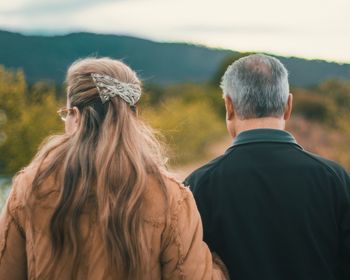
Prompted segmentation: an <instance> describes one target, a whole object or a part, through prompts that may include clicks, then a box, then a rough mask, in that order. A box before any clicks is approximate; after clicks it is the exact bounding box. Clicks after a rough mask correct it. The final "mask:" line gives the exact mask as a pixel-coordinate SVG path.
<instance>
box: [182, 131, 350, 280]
mask: <svg viewBox="0 0 350 280" xmlns="http://www.w3.org/2000/svg"><path fill="white" fill-rule="evenodd" d="M185 185H188V186H190V188H191V190H192V192H193V194H194V197H195V199H196V202H197V205H198V209H199V211H200V213H201V216H202V221H203V226H204V240H205V241H206V242H207V244H208V245H209V247H210V249H211V250H212V251H215V252H216V253H217V254H218V255H219V256H221V258H222V259H223V261H224V262H225V264H226V265H227V267H228V270H229V272H230V276H231V278H232V279H233V280H275V279H276V280H289V279H290V280H302V279H303V280H304V279H305V280H323V279H324V280H332V279H347V280H349V279H350V177H349V174H348V173H347V172H346V171H345V170H344V169H343V168H342V167H341V166H340V165H338V164H336V163H334V162H332V161H329V160H326V159H323V158H321V157H319V156H317V155H313V154H311V153H309V152H306V151H305V150H303V148H302V147H300V146H299V145H298V144H297V143H296V141H295V139H294V138H293V136H292V135H290V134H289V133H288V132H286V131H282V130H273V129H257V130H250V131H245V132H242V133H240V134H239V135H238V137H237V138H236V140H235V142H234V143H233V145H232V146H231V147H230V148H229V149H228V150H227V151H226V153H225V154H224V155H222V156H220V157H218V158H217V159H215V160H213V161H211V162H210V163H208V164H206V165H205V166H203V167H201V168H199V169H198V170H196V171H195V172H193V173H192V174H191V175H190V176H189V177H188V178H187V179H186V180H185Z"/></svg>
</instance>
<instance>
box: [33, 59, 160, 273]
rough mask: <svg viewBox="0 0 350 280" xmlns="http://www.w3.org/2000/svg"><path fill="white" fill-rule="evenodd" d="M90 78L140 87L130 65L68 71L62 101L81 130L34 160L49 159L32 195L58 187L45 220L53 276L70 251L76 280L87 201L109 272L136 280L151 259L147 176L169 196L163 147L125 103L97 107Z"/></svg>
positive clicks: (78, 66)
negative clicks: (145, 220) (53, 180)
mask: <svg viewBox="0 0 350 280" xmlns="http://www.w3.org/2000/svg"><path fill="white" fill-rule="evenodd" d="M91 73H97V74H103V75H108V76H111V77H114V78H116V79H118V80H119V81H121V82H125V83H133V84H140V81H139V79H138V78H137V76H136V74H135V73H134V72H133V71H132V70H131V69H130V68H129V67H128V66H126V65H125V64H124V63H122V62H120V61H118V60H112V59H109V58H100V59H97V58H86V59H83V60H78V61H76V62H74V63H73V64H72V65H71V66H70V68H69V69H68V72H67V79H66V81H67V92H68V93H67V97H68V99H69V101H70V104H71V107H73V106H76V107H77V108H78V109H79V112H80V114H81V118H80V125H79V127H78V130H77V131H76V132H75V133H74V134H73V135H61V136H54V137H51V138H50V139H49V140H48V142H47V143H46V144H45V145H44V146H43V147H42V148H41V149H40V150H39V152H38V154H37V155H36V157H35V159H34V161H33V162H36V161H39V162H41V163H42V162H43V161H45V160H47V158H51V159H52V160H50V161H49V162H48V163H45V164H42V167H41V168H40V170H39V172H38V173H37V175H36V177H35V179H34V181H33V185H32V191H33V192H34V193H35V192H36V190H38V189H39V187H40V185H41V184H42V182H43V181H44V180H45V179H46V178H47V177H48V176H52V175H53V174H54V175H55V176H56V177H57V178H58V180H57V182H61V187H60V195H59V200H58V203H57V205H56V207H55V210H54V212H53V215H52V217H51V220H50V235H51V245H52V255H51V261H50V263H51V265H50V268H48V270H47V271H48V273H50V272H49V271H51V272H52V271H54V269H55V267H56V265H57V264H58V263H59V262H60V261H61V259H62V256H63V253H64V252H66V251H65V250H67V251H69V252H70V253H71V254H72V255H73V258H74V264H73V265H72V274H71V275H72V278H74V277H75V276H76V273H77V267H78V266H79V262H80V258H81V254H80V251H81V232H80V227H79V224H80V223H79V219H80V217H81V214H82V210H83V209H84V206H86V204H87V203H88V201H90V200H91V199H92V200H93V201H96V205H97V211H96V212H97V213H96V214H97V220H98V222H99V226H100V227H101V233H102V238H103V241H104V246H105V250H106V253H107V256H108V264H109V268H110V271H111V273H113V272H118V273H121V275H125V277H124V278H125V279H139V278H142V276H141V275H142V272H143V271H144V269H146V268H145V258H147V254H148V253H147V251H146V249H145V240H144V236H143V233H142V231H141V222H142V217H141V206H142V202H143V197H144V193H145V190H146V188H147V178H148V177H149V176H150V175H152V176H154V177H155V178H156V179H157V180H158V181H159V183H160V186H161V187H162V190H163V191H164V194H165V197H166V187H165V184H164V181H163V175H162V174H163V172H162V170H163V169H164V168H165V161H164V156H163V153H162V147H161V145H159V142H158V141H157V139H156V137H155V136H154V134H153V132H152V130H151V129H150V128H149V127H147V126H146V125H145V124H144V123H143V122H142V121H141V120H139V119H138V118H137V116H136V114H135V113H134V112H133V111H132V110H131V109H130V106H129V104H128V103H126V102H125V101H124V100H122V99H121V98H119V97H114V98H111V99H110V100H109V101H108V102H106V103H104V104H102V102H101V100H100V97H99V93H98V90H97V88H96V85H95V84H94V82H93V80H92V78H91ZM49 155H50V157H49Z"/></svg>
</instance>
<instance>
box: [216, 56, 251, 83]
mask: <svg viewBox="0 0 350 280" xmlns="http://www.w3.org/2000/svg"><path fill="white" fill-rule="evenodd" d="M251 54H254V53H253V52H244V53H236V54H233V55H230V56H228V57H226V58H225V60H224V61H223V62H222V63H221V64H220V66H219V69H218V70H217V71H216V73H215V75H214V77H213V79H212V80H211V82H210V83H211V84H212V85H213V86H218V85H220V83H221V78H222V76H223V75H224V74H225V72H226V70H227V67H229V66H230V65H231V64H232V63H234V62H235V61H236V60H238V59H240V58H242V57H245V56H248V55H251Z"/></svg>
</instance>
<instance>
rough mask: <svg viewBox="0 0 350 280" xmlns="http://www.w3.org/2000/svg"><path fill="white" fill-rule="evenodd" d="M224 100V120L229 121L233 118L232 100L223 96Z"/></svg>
mask: <svg viewBox="0 0 350 280" xmlns="http://www.w3.org/2000/svg"><path fill="white" fill-rule="evenodd" d="M224 100H225V108H226V120H228V121H231V120H232V119H233V118H234V116H235V110H234V105H233V102H232V99H231V98H230V97H229V96H227V95H225V96H224Z"/></svg>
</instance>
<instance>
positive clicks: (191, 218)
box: [0, 167, 224, 280]
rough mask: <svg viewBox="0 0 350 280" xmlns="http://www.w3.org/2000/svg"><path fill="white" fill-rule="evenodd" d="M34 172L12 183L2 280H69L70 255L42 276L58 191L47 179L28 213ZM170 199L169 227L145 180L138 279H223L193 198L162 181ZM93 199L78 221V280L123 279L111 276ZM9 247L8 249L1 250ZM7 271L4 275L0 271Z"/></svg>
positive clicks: (160, 200)
mask: <svg viewBox="0 0 350 280" xmlns="http://www.w3.org/2000/svg"><path fill="white" fill-rule="evenodd" d="M35 173H36V167H28V168H26V169H25V170H23V171H21V172H20V173H19V175H18V177H17V178H16V179H15V181H14V184H13V189H12V192H11V194H10V197H9V200H8V203H7V205H6V206H5V208H6V212H5V213H3V217H2V219H1V225H0V227H1V228H6V231H5V232H3V231H1V233H2V234H3V235H2V236H1V237H0V246H1V247H0V279H47V278H48V277H49V278H50V279H51V280H54V279H71V276H70V273H71V271H72V269H73V267H72V263H73V260H72V254H71V253H69V252H65V255H64V256H63V257H62V262H61V263H60V264H59V266H57V267H55V269H54V271H53V272H54V273H53V274H52V275H47V276H44V273H45V270H44V269H45V267H46V266H47V265H48V264H47V262H48V261H49V258H48V256H49V254H50V246H51V244H50V234H49V220H50V217H51V216H52V213H53V211H54V206H55V205H56V204H57V200H58V196H59V189H58V188H57V184H56V180H55V178H54V177H53V176H52V177H49V178H48V179H47V180H45V182H43V185H42V187H41V190H40V198H35V203H34V204H33V206H34V207H33V208H31V209H27V206H28V205H27V200H28V198H26V192H27V191H28V189H29V188H30V187H31V183H32V180H33V178H34V175H35ZM165 182H166V186H167V190H168V194H169V214H170V217H169V221H168V223H167V222H166V219H167V217H166V213H167V212H166V204H165V199H164V193H163V191H162V189H161V188H160V186H159V183H158V182H157V181H156V180H155V179H154V178H152V177H151V176H150V177H149V178H148V182H147V191H146V193H145V197H144V202H143V206H142V213H143V214H142V220H143V221H142V231H143V233H144V237H145V239H146V240H145V241H146V247H147V248H146V249H147V251H148V253H149V258H148V259H147V260H144V261H145V264H146V265H145V268H146V269H147V271H144V274H143V277H142V279H224V277H223V276H222V273H221V271H220V270H219V269H218V267H216V266H214V267H213V266H212V257H211V254H210V252H209V250H208V248H207V246H206V245H205V243H203V241H202V225H201V220H200V217H199V214H198V211H197V208H196V206H195V202H194V200H193V197H192V194H191V192H190V191H189V190H188V189H186V188H184V187H183V186H181V185H180V184H179V183H177V182H176V181H175V180H173V179H171V178H165ZM96 210H97V208H96V203H95V201H94V199H91V201H89V203H87V205H86V208H85V209H84V210H83V214H82V215H81V218H80V223H81V233H82V238H81V240H82V246H81V252H80V253H81V260H80V262H79V265H78V267H77V276H76V279H87V280H88V279H93V280H98V279H125V278H123V276H120V275H121V274H120V273H119V272H118V271H115V272H114V274H113V272H111V271H109V268H108V262H106V259H107V256H106V252H105V251H104V246H103V241H102V237H101V232H100V230H99V229H100V228H99V224H98V217H97V216H96V214H97V213H96ZM5 247H7V248H5ZM5 267H6V269H4V268H5Z"/></svg>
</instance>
